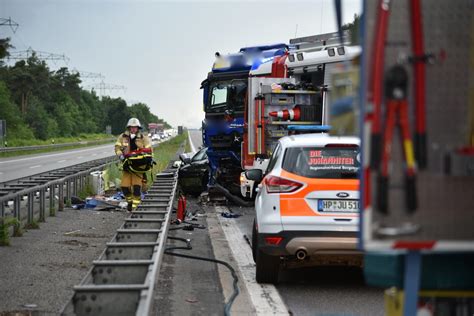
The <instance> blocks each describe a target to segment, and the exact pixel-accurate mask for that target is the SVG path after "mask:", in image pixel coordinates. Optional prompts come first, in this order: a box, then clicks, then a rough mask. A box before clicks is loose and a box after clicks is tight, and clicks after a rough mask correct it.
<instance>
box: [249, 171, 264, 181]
mask: <svg viewBox="0 0 474 316" xmlns="http://www.w3.org/2000/svg"><path fill="white" fill-rule="evenodd" d="M245 177H246V178H247V179H249V180H252V181H255V182H260V181H262V179H263V172H262V170H260V169H251V170H247V171H245Z"/></svg>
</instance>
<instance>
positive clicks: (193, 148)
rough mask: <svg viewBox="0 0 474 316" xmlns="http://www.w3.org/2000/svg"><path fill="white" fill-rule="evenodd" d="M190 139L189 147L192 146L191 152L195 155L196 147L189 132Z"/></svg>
mask: <svg viewBox="0 0 474 316" xmlns="http://www.w3.org/2000/svg"><path fill="white" fill-rule="evenodd" d="M188 139H189V145H190V146H191V150H192V151H193V153H195V152H196V147H194V144H193V141H192V140H191V132H190V131H188Z"/></svg>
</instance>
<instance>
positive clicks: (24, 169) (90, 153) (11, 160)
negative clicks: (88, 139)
mask: <svg viewBox="0 0 474 316" xmlns="http://www.w3.org/2000/svg"><path fill="white" fill-rule="evenodd" d="M112 155H114V148H113V143H110V144H107V145H100V146H94V147H82V148H80V149H71V150H65V151H60V152H51V153H43V154H37V155H31V156H20V157H8V158H0V182H5V181H9V180H13V179H18V178H22V177H27V176H31V175H34V174H38V173H41V172H46V171H49V170H54V169H58V168H64V167H67V166H72V165H77V164H79V163H82V162H86V161H90V160H95V159H100V158H105V157H108V156H112Z"/></svg>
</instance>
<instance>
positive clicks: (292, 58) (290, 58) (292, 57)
mask: <svg viewBox="0 0 474 316" xmlns="http://www.w3.org/2000/svg"><path fill="white" fill-rule="evenodd" d="M288 60H289V61H290V62H292V63H293V62H294V61H295V55H293V54H291V55H288Z"/></svg>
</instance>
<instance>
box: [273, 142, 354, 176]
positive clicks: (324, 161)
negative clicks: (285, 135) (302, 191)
mask: <svg viewBox="0 0 474 316" xmlns="http://www.w3.org/2000/svg"><path fill="white" fill-rule="evenodd" d="M359 157H360V155H359V148H358V147H357V146H355V147H342V146H341V147H322V148H316V147H294V148H288V149H287V150H286V153H285V157H284V159H283V166H282V167H283V169H284V170H286V171H288V172H291V173H294V174H297V175H299V176H303V177H307V178H322V179H357V178H358V176H359V170H360V158H359Z"/></svg>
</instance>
